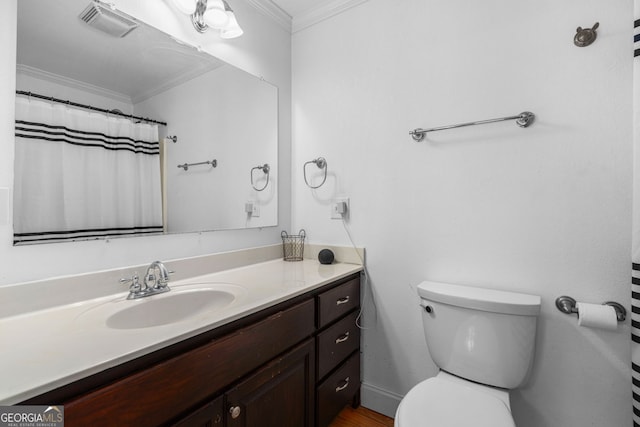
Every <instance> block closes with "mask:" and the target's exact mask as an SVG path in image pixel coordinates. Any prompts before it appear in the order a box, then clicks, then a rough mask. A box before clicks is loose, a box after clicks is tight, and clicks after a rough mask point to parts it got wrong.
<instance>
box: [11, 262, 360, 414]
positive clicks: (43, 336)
mask: <svg viewBox="0 0 640 427" xmlns="http://www.w3.org/2000/svg"><path fill="white" fill-rule="evenodd" d="M360 270H362V266H361V265H357V264H347V263H336V264H331V265H321V264H319V263H318V261H316V260H308V259H305V260H304V261H300V262H285V261H282V260H273V261H267V262H261V263H258V264H252V265H248V266H244V267H240V268H235V269H231V270H225V271H220V272H217V273H212V274H207V275H203V276H198V277H192V278H189V279H184V280H179V281H172V282H170V283H169V285H170V286H171V288H172V289H176V290H179V289H180V286H184V285H187V284H194V283H230V284H234V285H238V286H239V287H240V288H242V291H243V292H242V295H241V296H239V297H237V298H236V301H234V302H233V303H232V304H231V305H229V306H228V307H224V308H221V309H216V310H213V311H211V312H206V311H205V312H202V313H198V314H197V315H194V316H192V317H189V318H186V319H184V320H181V321H178V322H175V323H170V324H167V325H161V326H154V327H150V328H142V329H111V328H109V327H107V326H106V324H105V319H104V318H102V317H100V316H95V315H87V311H88V310H89V311H90V312H91V310H93V311H95V312H99V311H100V310H103V311H104V309H103V308H102V307H105V306H106V304H108V303H109V302H112V301H114V300H116V299H118V300H122V299H124V298H126V296H127V294H128V292H124V293H120V294H117V295H109V296H105V297H101V298H96V299H92V300H88V301H82V302H77V303H73V304H67V305H62V306H57V307H52V308H50V309H46V310H40V311H34V312H31V313H25V314H20V315H17V316H11V317H5V318H1V319H0V342H1V343H2V344H1V345H0V384H1V385H0V404H3V405H11V404H16V403H19V402H21V401H23V400H26V399H28V398H30V397H34V396H37V395H39V394H42V393H44V392H47V391H50V390H53V389H55V388H58V387H60V386H63V385H66V384H69V383H71V382H73V381H76V380H78V379H81V378H84V377H87V376H89V375H92V374H95V373H97V372H100V371H103V370H105V369H107V368H110V367H113V366H117V365H119V364H122V363H124V362H127V361H130V360H133V359H135V358H137V357H140V356H143V355H145V354H148V353H151V352H153V351H155V350H158V349H161V348H163V347H166V346H168V345H171V344H174V343H177V342H179V341H182V340H185V339H187V338H190V337H193V336H196V335H198V334H200V333H202V332H205V331H208V330H211V329H213V328H216V327H218V326H221V325H224V324H226V323H230V322H232V321H234V320H237V319H239V318H242V317H244V316H246V315H249V314H252V313H255V312H258V311H260V310H262V309H264V308H267V307H269V306H272V305H275V304H277V303H280V302H283V301H286V300H288V299H290V298H292V297H295V296H298V295H301V294H304V293H305V292H308V291H310V290H313V289H316V288H318V287H321V286H323V285H326V284H328V283H330V282H332V281H335V280H337V279H341V278H343V277H346V276H348V275H350V274H353V273H357V272H358V271H360ZM169 293H171V292H169ZM164 295H168V294H164ZM158 296H159V297H161V296H162V295H158ZM147 298H155V296H151V297H147ZM143 299H144V298H143ZM138 301H141V300H135V301H128V302H130V303H132V304H135V303H136V302H138ZM121 304H124V303H121ZM50 403H51V404H55V403H60V402H50Z"/></svg>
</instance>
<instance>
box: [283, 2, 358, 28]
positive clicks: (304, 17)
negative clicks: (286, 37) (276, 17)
mask: <svg viewBox="0 0 640 427" xmlns="http://www.w3.org/2000/svg"><path fill="white" fill-rule="evenodd" d="M366 1H367V0H329V1H326V2H321V4H320V5H319V6H318V7H315V8H313V9H310V10H308V11H306V12H304V13H301V14H300V15H299V16H296V17H294V18H293V26H292V31H291V32H292V33H297V32H298V31H302V30H304V29H305V28H308V27H310V26H312V25H315V24H317V23H318V22H321V21H324V20H325V19H328V18H331V17H332V16H335V15H338V14H340V13H342V12H344V11H345V10H347V9H351V8H352V7H355V6H358V5H359V4H361V3H364V2H366Z"/></svg>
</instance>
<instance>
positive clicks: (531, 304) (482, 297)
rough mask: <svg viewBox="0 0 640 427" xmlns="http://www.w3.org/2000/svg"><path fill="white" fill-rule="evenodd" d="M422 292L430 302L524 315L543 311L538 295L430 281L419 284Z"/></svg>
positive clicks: (419, 291)
mask: <svg viewBox="0 0 640 427" xmlns="http://www.w3.org/2000/svg"><path fill="white" fill-rule="evenodd" d="M418 294H419V295H420V297H421V298H424V299H427V300H429V301H435V302H441V303H444V304H449V305H454V306H457V307H465V308H471V309H475V310H482V311H490V312H493V313H503V314H516V315H520V316H537V315H538V314H540V297H539V296H538V295H529V294H521V293H517V292H508V291H499V290H497V289H486V288H477V287H473V286H463V285H453V284H449V283H440V282H430V281H424V282H422V283H420V284H419V285H418Z"/></svg>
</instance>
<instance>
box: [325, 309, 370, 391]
mask: <svg viewBox="0 0 640 427" xmlns="http://www.w3.org/2000/svg"><path fill="white" fill-rule="evenodd" d="M357 317H358V311H354V312H353V313H351V314H349V315H347V316H346V317H345V318H344V319H342V320H339V321H338V322H337V323H335V324H334V325H333V326H330V327H329V328H327V329H326V330H325V331H323V332H322V333H320V334H319V335H318V336H317V338H316V340H317V344H316V346H317V349H318V379H321V378H323V377H324V376H325V375H327V374H328V373H329V372H331V370H332V369H333V368H335V367H336V366H338V365H339V364H340V362H342V361H343V360H344V358H345V357H347V356H348V355H350V354H351V353H353V352H354V350H356V349H357V348H358V347H359V346H360V328H358V326H356V318H357Z"/></svg>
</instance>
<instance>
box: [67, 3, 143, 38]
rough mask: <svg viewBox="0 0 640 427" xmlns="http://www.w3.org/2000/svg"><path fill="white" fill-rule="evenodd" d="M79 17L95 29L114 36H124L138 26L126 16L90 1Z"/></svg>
mask: <svg viewBox="0 0 640 427" xmlns="http://www.w3.org/2000/svg"><path fill="white" fill-rule="evenodd" d="M80 19H81V20H83V21H84V22H86V23H87V24H88V25H90V26H92V27H93V28H95V29H96V30H99V31H102V32H103V33H107V34H109V35H111V36H114V37H124V36H126V35H127V34H129V33H130V32H131V31H133V30H134V29H135V28H136V27H137V26H138V23H137V22H136V21H134V20H133V19H131V18H129V17H128V16H125V15H123V14H121V13H119V12H118V11H116V10H112V9H111V8H109V7H105V6H104V5H103V4H101V3H98V2H91V4H90V5H89V6H87V8H86V9H85V10H83V11H82V13H81V14H80Z"/></svg>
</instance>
